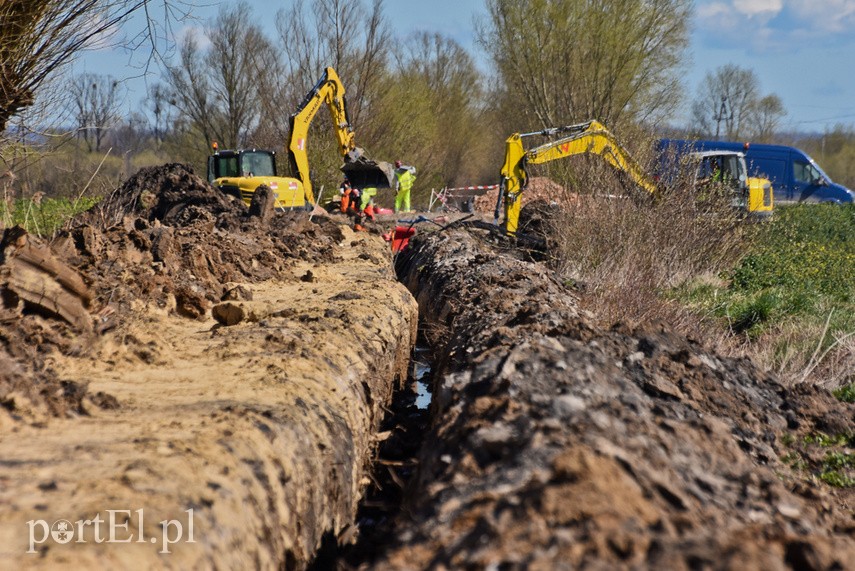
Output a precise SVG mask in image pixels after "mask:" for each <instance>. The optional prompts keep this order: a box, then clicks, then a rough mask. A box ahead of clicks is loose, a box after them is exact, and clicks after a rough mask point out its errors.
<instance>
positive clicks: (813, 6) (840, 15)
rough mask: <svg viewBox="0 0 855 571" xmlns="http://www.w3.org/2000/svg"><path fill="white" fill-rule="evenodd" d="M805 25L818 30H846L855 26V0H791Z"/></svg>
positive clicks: (792, 5)
mask: <svg viewBox="0 0 855 571" xmlns="http://www.w3.org/2000/svg"><path fill="white" fill-rule="evenodd" d="M789 4H790V7H791V8H792V10H793V13H794V14H795V15H796V16H797V17H799V18H801V19H802V20H803V21H804V23H805V27H807V28H810V29H812V30H815V31H818V32H832V33H839V32H846V31H852V29H853V28H855V0H822V1H821V2H819V1H817V0H789Z"/></svg>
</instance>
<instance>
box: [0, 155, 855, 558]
mask: <svg viewBox="0 0 855 571" xmlns="http://www.w3.org/2000/svg"><path fill="white" fill-rule="evenodd" d="M532 184H533V185H534V187H533V188H535V189H537V188H541V189H542V190H543V193H545V194H554V193H553V191H552V190H551V189H550V187H549V185H548V184H547V182H537V181H533V182H532ZM532 192H533V195H532V197H533V198H534V197H535V196H534V194H536V193H535V192H534V191H532ZM485 200H486V199H485ZM491 200H495V197H493V198H492V199H491ZM489 210H490V214H491V213H492V204H490V205H489ZM473 221H475V218H462V219H461V221H460V222H459V223H454V224H450V225H448V226H447V227H445V228H442V229H440V226H442V225H444V224H447V223H448V222H449V219H444V220H443V219H437V220H436V223H433V224H431V223H424V224H422V225H421V226H419V233H418V235H417V236H416V238H415V239H414V240H412V241H411V246H410V248H408V249H407V250H406V251H404V252H403V253H401V254H399V255H397V256H393V255H392V253H391V252H390V249H389V246H388V244H386V243H385V242H384V241H383V240H382V239H381V237H380V234H381V233H382V232H386V231H388V230H389V228H390V227H391V225H392V224H394V221H393V220H392V219H391V218H389V219H386V218H384V217H381V219H380V220H378V222H376V223H371V224H368V230H369V231H368V232H359V233H354V232H353V231H352V230H351V229H350V225H349V221H348V220H346V219H344V218H343V217H338V215H335V214H333V215H332V216H326V215H320V214H315V215H312V216H310V215H309V214H308V213H275V212H273V211H272V210H271V201H270V197H269V195H267V194H266V193H264V192H259V193H257V196H256V201H255V202H254V203H253V205H252V206H251V207H250V208H246V207H245V206H244V205H243V204H241V203H238V202H235V201H232V200H230V199H228V198H226V197H224V196H222V195H220V194H218V193H217V192H215V191H214V190H213V189H211V188H210V187H209V186H208V185H207V184H206V183H205V182H204V181H202V180H201V179H199V178H198V177H197V176H196V175H195V174H194V173H193V172H192V170H190V169H189V168H187V167H185V166H182V165H164V166H163V167H158V168H154V169H148V170H144V171H141V172H140V173H139V175H137V176H136V177H134V178H133V179H131V180H129V181H128V183H127V184H126V185H124V186H123V187H122V188H121V189H119V190H118V191H117V192H116V193H115V195H114V196H111V197H109V198H108V199H107V200H105V201H104V202H102V203H101V204H100V205H99V207H97V208H96V209H95V210H93V211H91V212H89V213H87V214H86V215H84V216H82V217H81V218H80V219H78V220H75V221H74V222H73V224H72V225H71V226H70V228H69V229H68V230H67V231H66V232H64V233H62V234H61V235H60V236H58V237H56V238H54V239H53V240H50V241H43V240H39V239H37V238H34V237H32V236H29V235H27V234H26V233H24V232H23V231H21V230H20V229H7V230H6V231H5V232H4V236H3V241H2V243H0V405H2V406H0V551H1V552H0V563H2V565H0V566H2V567H3V568H27V567H43V568H55V567H56V566H58V565H65V566H68V567H69V568H84V567H85V568H175V569H185V568H199V569H208V568H225V569H238V568H262V569H304V568H306V567H308V566H311V565H312V564H313V561H314V568H315V569H327V568H336V567H337V568H340V569H352V568H362V569H550V570H551V569H616V568H631V569H734V570H737V569H829V570H831V569H853V568H855V540H853V537H855V511H853V504H855V496H853V493H852V489H851V488H836V487H833V486H830V485H828V484H826V483H825V482H822V481H820V480H819V478H817V474H818V471H819V466H820V464H821V463H822V461H823V459H824V458H825V457H826V453H827V451H828V450H830V449H827V448H824V447H823V446H822V445H819V444H808V443H809V442H815V441H816V438H817V436H818V435H826V436H834V437H835V438H837V439H838V443H839V441H840V439H841V438H842V439H843V441H844V442H845V443H846V442H848V444H844V446H846V445H848V446H851V445H852V439H853V438H855V436H853V435H855V407H853V405H847V404H844V403H841V402H838V401H837V400H835V399H834V398H833V397H832V396H831V395H830V394H829V393H828V392H826V391H824V390H821V389H817V388H814V387H804V386H803V387H797V388H787V387H784V386H782V385H781V384H780V383H779V382H778V381H777V379H776V378H775V377H774V376H772V375H770V374H768V373H765V372H763V371H761V370H759V369H758V368H757V367H755V366H754V365H753V364H752V363H751V362H750V361H748V360H745V359H734V358H728V357H724V356H721V355H718V354H716V353H715V352H713V351H711V350H709V349H707V348H706V347H705V345H704V343H703V340H698V339H689V338H686V337H685V336H682V335H679V334H678V333H676V332H675V331H674V330H673V329H672V328H671V327H670V326H669V325H668V324H662V323H656V324H646V325H645V326H643V327H639V328H630V327H627V326H624V325H621V324H607V325H604V324H603V323H601V322H600V321H599V320H598V319H597V316H594V315H590V314H588V313H586V312H584V311H582V310H580V309H579V306H580V303H579V299H580V298H579V295H581V294H580V293H579V292H576V291H573V290H571V289H569V288H568V287H565V285H564V284H562V283H561V282H559V281H558V280H557V279H556V278H555V277H554V276H553V275H552V273H551V272H550V270H549V269H548V267H546V266H545V265H544V264H542V263H541V262H538V261H536V260H537V258H538V256H536V255H533V254H532V252H531V251H530V250H528V251H522V250H521V249H520V248H518V247H517V246H518V245H519V244H514V243H512V242H509V241H508V240H506V239H504V238H501V237H500V236H499V235H498V234H497V233H495V232H490V231H488V230H485V228H484V224H483V223H481V224H469V223H471V222H473ZM540 243H548V240H541V241H540ZM396 272H397V275H396ZM417 324H420V328H421V336H422V338H423V339H424V343H425V347H427V348H429V351H430V353H431V354H432V356H433V363H432V373H431V376H430V379H431V390H432V394H433V400H432V402H431V404H430V408H429V409H428V411H427V413H416V411H415V410H414V405H413V403H412V395H411V394H409V395H408V396H402V395H404V394H405V393H404V392H402V391H401V390H400V389H401V386H402V384H403V381H404V379H405V378H407V370H408V368H409V360H410V356H411V351H412V349H413V345H414V344H415V340H416V327H417ZM402 399H403V400H402ZM407 399H409V400H407ZM847 439H848V440H847ZM834 450H840V447H839V446H838V447H837V448H834ZM846 450H848V452H851V449H844V451H846ZM378 453H379V454H380V458H379V460H378ZM841 457H845V456H841ZM787 458H799V462H800V463H799V465H798V466H795V465H794V464H793V462H791V461H789V460H786V459H787ZM372 463H373V464H372ZM851 468H852V467H851V466H849V467H847V466H842V467H841V473H842V474H844V475H846V474H848V475H849V476H851V477H855V474H852V470H851ZM847 470H848V472H847ZM108 510H114V512H109V511H108ZM138 510H140V511H138ZM189 510H192V512H191V511H189ZM191 513H192V525H193V529H192V531H193V541H192V542H190V541H188V532H189V531H190V530H189V524H190V521H189V518H190V514H191ZM140 514H142V516H141V515H140ZM96 517H100V518H102V521H104V522H105V523H102V524H101V525H102V526H103V527H102V529H101V535H102V536H103V535H104V534H105V533H106V532H105V529H106V526H107V523H106V522H107V521H109V518H110V517H113V518H115V519H116V522H115V523H116V524H118V525H119V527H118V539H127V538H130V540H131V541H130V542H129V543H119V542H113V541H98V536H97V535H96V532H95V529H94V526H93V525H92V520H93V519H95V518H96ZM37 520H38V521H45V522H46V524H47V525H49V526H50V525H53V524H55V523H57V522H58V521H59V520H68V521H69V522H70V523H72V525H73V529H74V531H75V532H77V531H78V524H77V522H79V521H83V522H84V524H83V525H82V533H76V536H75V537H74V538H73V541H70V542H68V543H63V542H62V541H59V540H57V539H55V538H54V537H53V536H51V537H49V538H45V539H44V540H42V541H38V542H37V545H34V546H33V547H34V548H33V549H29V547H30V543H31V542H30V537H29V533H30V530H31V528H33V526H34V525H36V524H34V523H32V522H35V521H37ZM170 520H173V521H175V522H180V523H182V524H183V527H182V534H183V535H182V537H181V539H180V540H176V541H175V543H174V544H172V545H169V546H166V547H167V548H168V551H169V552H168V553H166V552H164V549H165V547H164V542H163V528H164V525H163V524H162V523H161V522H164V521H170ZM86 521H89V523H88V524H87V523H85V522H86ZM28 522H31V523H28ZM125 524H126V525H127V527H122V526H123V525H125ZM54 530H55V528H51V531H54ZM171 532H172V537H175V534H176V533H177V527H176V526H175V525H172V528H171ZM43 535H44V534H43V530H42V528H36V536H37V537H39V538H41V537H42V536H43ZM60 538H61V537H60ZM140 538H142V539H140ZM336 546H339V547H341V548H342V549H341V550H337V549H336ZM348 546H351V547H348ZM319 550H320V557H321V558H320V559H319V560H316V561H315V558H316V556H317V555H318V553H319ZM27 551H33V553H27Z"/></svg>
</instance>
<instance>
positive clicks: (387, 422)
mask: <svg viewBox="0 0 855 571" xmlns="http://www.w3.org/2000/svg"><path fill="white" fill-rule="evenodd" d="M431 367H432V362H431V354H430V351H429V349H428V347H427V345H426V344H425V343H424V342H420V343H419V344H417V346H416V348H415V349H414V351H413V357H412V360H411V361H410V367H409V370H408V377H407V380H406V381H405V382H404V383H403V385H402V387H401V388H400V389H398V390H397V391H396V393H395V395H394V396H393V398H392V403H391V405H390V407H389V411H388V412H387V414H386V418H385V419H384V420H383V423H382V424H381V426H380V434H381V435H383V434H388V437H386V438H385V439H384V440H383V441H382V442H381V443H380V445H379V447H378V450H377V456H376V458H375V460H374V466H373V472H372V475H371V480H372V483H371V484H370V485H369V487H368V489H367V490H366V492H365V495H364V497H363V499H362V501H361V502H360V504H359V511H358V513H357V527H358V533H357V534H356V541H355V542H354V543H352V544H350V545H342V546H339V545H338V542H337V541H336V539H335V538H333V537H329V538H326V540H325V542H324V546H323V547H322V548H321V550H320V552H319V553H318V554H317V557H316V559H315V562H314V563H313V565H312V566H311V567H310V569H312V570H313V571H320V570H326V569H342V570H344V569H357V568H360V567H361V566H365V565H368V566H370V564H371V563H372V562H373V561H375V560H376V559H377V558H378V557H379V556H381V555H382V554H383V551H384V549H385V548H386V546H387V543H388V541H389V538H391V537H392V535H393V534H392V531H393V529H394V525H395V519H396V518H397V516H398V514H399V513H400V511H401V506H402V504H403V502H404V500H405V499H406V491H407V484H408V482H409V481H410V479H411V478H412V477H413V475H414V474H415V473H416V469H417V467H418V460H417V457H418V453H419V451H420V449H421V447H422V441H423V437H424V434H425V433H426V432H427V429H428V426H429V423H430V418H429V412H428V410H429V407H430V401H431V387H430V383H431Z"/></svg>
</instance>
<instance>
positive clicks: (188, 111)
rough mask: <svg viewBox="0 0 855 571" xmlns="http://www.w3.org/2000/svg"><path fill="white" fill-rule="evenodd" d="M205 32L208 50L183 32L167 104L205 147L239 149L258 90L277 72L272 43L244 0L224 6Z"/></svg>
mask: <svg viewBox="0 0 855 571" xmlns="http://www.w3.org/2000/svg"><path fill="white" fill-rule="evenodd" d="M205 34H206V36H207V38H208V39H209V40H210V46H209V47H208V48H207V49H206V50H203V49H202V48H201V47H200V41H199V39H198V38H196V37H195V36H192V35H190V36H187V37H186V38H185V40H184V43H183V44H182V46H181V49H180V59H179V62H178V63H177V65H174V66H169V67H168V71H167V73H166V76H165V80H166V83H167V84H168V85H169V88H170V102H172V104H173V105H174V106H175V107H176V108H177V109H178V111H179V113H180V114H181V115H183V116H184V117H185V118H187V120H188V123H189V125H190V126H191V127H192V128H193V129H194V130H197V131H199V132H200V133H201V135H202V139H203V140H202V141H200V143H202V144H204V145H205V147H206V148H209V146H210V143H211V142H212V141H214V140H216V141H218V142H220V143H222V144H223V145H225V146H227V147H231V148H236V147H240V146H243V145H244V144H245V143H246V140H247V137H249V136H250V134H251V133H252V132H253V130H254V129H255V127H256V126H257V124H258V121H259V118H260V116H261V100H262V92H263V90H264V87H265V86H268V85H270V84H271V81H270V79H271V78H270V76H271V74H275V73H276V67H275V63H274V61H273V59H275V58H271V57H270V56H271V54H273V47H272V46H271V45H270V42H269V41H268V40H267V39H266V38H265V37H264V34H263V32H262V31H261V28H260V26H259V25H258V24H255V23H253V22H252V11H251V9H250V7H249V5H248V4H247V3H246V2H238V3H237V4H233V5H224V6H223V8H221V10H220V13H219V14H218V16H217V18H216V20H215V21H214V22H213V23H211V25H209V26H208V27H207V28H206V30H205ZM273 81H274V84H275V81H276V80H275V78H274V79H273ZM266 96H267V95H266V94H265V95H264V97H266ZM199 146H200V147H201V144H200V145H199Z"/></svg>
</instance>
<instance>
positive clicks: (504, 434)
mask: <svg viewBox="0 0 855 571" xmlns="http://www.w3.org/2000/svg"><path fill="white" fill-rule="evenodd" d="M414 244H415V248H413V245H414ZM411 248H413V250H410V253H409V254H408V255H404V256H402V258H403V262H404V263H403V264H400V263H399V265H398V267H397V268H396V269H397V270H398V278H399V280H400V281H402V282H403V283H404V284H405V285H406V286H407V288H408V289H409V290H410V292H411V293H412V294H413V296H414V297H415V298H416V299H417V301H418V305H419V319H420V322H419V325H420V332H419V338H420V343H419V344H418V346H419V349H418V350H416V351H415V352H414V353H413V354H412V356H411V362H410V366H409V372H410V376H409V378H408V382H407V383H406V385H405V386H404V387H403V388H402V389H400V390H399V391H398V392H397V393H396V394H395V395H394V397H393V403H392V405H391V407H390V409H389V414H388V415H387V418H386V419H385V421H384V422H383V426H382V428H381V430H382V431H384V432H383V433H382V434H383V436H384V439H383V441H382V444H381V445H379V447H378V453H377V456H376V461H375V464H374V467H373V480H374V482H373V485H372V486H371V487H370V489H369V490H368V492H367V494H366V496H365V498H364V499H363V501H362V503H361V505H360V508H359V511H358V528H359V533H358V538H357V540H356V542H355V543H353V544H351V545H346V546H345V547H343V548H338V547H334V548H331V549H327V550H324V551H322V553H321V554H320V556H319V559H318V561H317V562H316V565H315V567H314V568H315V569H335V568H338V569H362V568H370V569H380V570H386V569H401V568H412V569H437V568H446V569H485V568H496V569H523V568H539V569H578V568H629V567H632V568H639V569H671V568H677V569H681V568H730V569H737V568H738V569H742V568H747V567H746V566H745V565H743V564H741V563H745V562H746V561H748V562H754V563H756V566H755V567H754V568H780V569H786V568H809V567H806V566H805V565H803V564H802V565H800V564H799V562H803V561H806V560H807V559H806V558H807V557H808V555H809V554H814V553H820V552H821V554H822V557H823V558H824V559H823V562H824V564H822V565H817V566H814V567H813V568H816V569H819V568H825V569H832V568H841V569H843V568H849V567H850V565H848V564H844V562H847V561H849V562H851V561H852V560H855V559H852V554H855V544H853V542H852V541H851V538H850V537H849V536H848V535H847V533H839V532H837V531H834V530H833V529H831V528H830V527H829V525H828V523H825V520H824V519H823V518H824V517H825V516H824V515H823V514H821V513H819V512H818V511H817V510H816V508H814V507H811V506H810V505H809V504H807V503H805V502H803V501H802V500H801V498H799V497H797V494H796V493H795V492H794V491H792V490H790V489H788V488H786V487H785V486H784V484H782V483H781V482H780V481H779V477H778V474H779V473H780V470H781V465H780V464H777V463H776V461H777V460H776V454H778V453H779V452H780V450H776V449H775V448H774V445H775V438H774V436H775V435H774V434H772V433H771V432H770V430H769V427H771V426H787V422H788V421H787V419H786V418H785V416H784V413H782V412H780V411H782V405H783V399H784V397H785V396H786V394H787V393H786V391H784V390H783V388H781V387H779V386H778V385H776V384H775V382H774V379H771V378H769V377H768V376H767V375H766V374H765V373H763V372H762V371H760V370H758V369H757V368H756V367H755V366H754V365H753V364H751V363H750V362H749V361H747V360H744V359H738V358H727V357H723V356H721V355H717V354H715V353H714V352H711V351H710V350H709V349H706V348H704V347H703V346H701V345H699V344H698V343H697V342H696V341H694V340H692V339H688V338H686V337H685V336H681V335H679V334H677V333H675V332H674V331H672V330H669V329H668V328H667V327H665V326H664V325H661V324H659V325H656V326H645V325H642V326H639V327H629V326H627V325H624V324H615V325H613V326H611V327H609V328H602V327H600V326H599V325H598V324H597V323H596V322H595V321H594V320H593V319H591V317H590V316H588V315H586V314H585V313H584V312H582V311H580V310H578V309H577V305H576V299H577V295H576V294H575V293H574V292H573V291H570V290H569V289H568V288H567V287H566V286H565V285H564V284H563V283H561V282H560V281H558V280H555V279H552V277H551V276H550V275H549V273H548V272H547V271H544V269H543V266H540V265H537V264H535V263H530V262H528V261H525V260H522V259H520V258H519V257H514V256H511V255H505V253H503V252H496V251H494V250H491V249H489V248H488V247H487V246H486V245H485V241H483V240H480V241H476V240H473V238H472V237H470V236H467V235H466V234H464V233H462V232H447V233H444V234H442V235H439V234H437V236H436V238H435V239H425V240H424V241H421V240H416V241H414V242H413V243H411ZM400 261H401V260H400V259H399V262H400ZM402 266H404V267H402ZM425 338H429V339H430V340H431V341H432V342H433V343H432V349H433V352H431V351H427V350H426V349H425V344H424V339H425ZM429 356H432V357H434V358H435V359H429V358H428V357H429ZM428 369H429V370H430V372H428ZM417 377H420V379H419V378H417ZM431 377H433V378H431ZM419 380H421V382H422V383H425V384H430V383H432V384H433V388H434V390H435V392H434V394H433V399H432V400H431V403H430V406H429V407H428V408H427V409H422V408H419V407H418V406H417V405H416V402H417V400H418V399H419V387H420V385H419ZM423 398H424V397H423ZM830 402H831V401H827V403H828V406H831V404H830ZM835 406H836V405H835ZM758 416H762V418H758ZM387 434H388V435H387ZM770 435H771V436H770ZM782 502H783V504H782ZM780 505H785V506H791V505H798V506H801V508H800V509H801V511H800V517H801V518H803V521H804V522H806V526H805V527H803V528H802V527H799V526H800V525H801V524H800V523H793V518H792V514H794V513H795V512H794V511H793V512H789V511H787V509H786V507H785V510H784V511H787V513H784V512H782V510H781V509H780V507H779V506H780ZM823 509H825V508H823ZM788 513H789V514H790V515H788ZM848 515H849V517H850V520H848V521H851V513H850V514H848ZM835 517H838V516H835ZM758 518H762V520H763V521H764V522H766V523H764V524H758V523H757V522H758V521H760V520H759V519H758ZM847 529H851V528H847ZM813 530H822V531H820V532H816V531H813ZM341 539H342V538H339V540H341ZM335 543H342V544H344V543H346V541H339V542H334V541H330V542H329V544H330V545H333V544H335ZM723 553H729V554H733V555H732V557H733V558H732V559H730V560H729V562H725V563H724V564H721V554H723ZM749 567H750V566H749Z"/></svg>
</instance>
